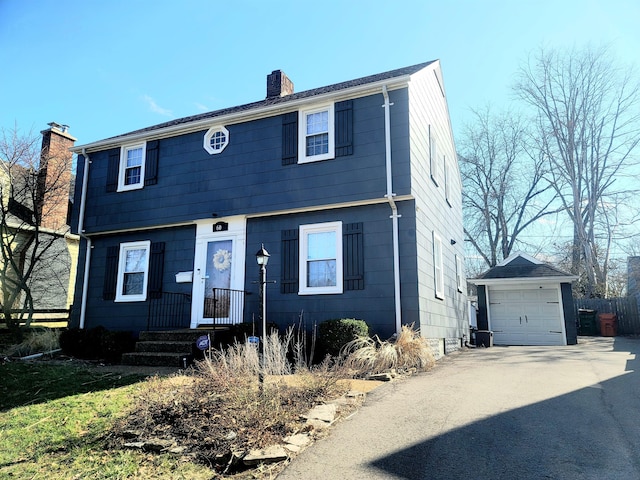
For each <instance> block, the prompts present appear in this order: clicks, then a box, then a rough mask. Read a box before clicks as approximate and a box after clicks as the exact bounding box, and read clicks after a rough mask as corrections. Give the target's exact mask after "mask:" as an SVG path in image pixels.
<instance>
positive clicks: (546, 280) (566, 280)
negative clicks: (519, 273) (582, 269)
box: [468, 275, 578, 288]
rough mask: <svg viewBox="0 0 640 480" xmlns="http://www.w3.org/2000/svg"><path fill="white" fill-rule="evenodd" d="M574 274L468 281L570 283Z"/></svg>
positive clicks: (573, 278)
mask: <svg viewBox="0 0 640 480" xmlns="http://www.w3.org/2000/svg"><path fill="white" fill-rule="evenodd" d="M577 279H578V277H577V276H575V275H565V276H549V277H512V278H469V279H468V281H469V282H471V283H473V284H474V285H501V284H504V285H512V284H513V285H518V284H532V283H540V284H545V285H547V284H553V283H571V282H573V281H575V280H577ZM505 288H506V287H505Z"/></svg>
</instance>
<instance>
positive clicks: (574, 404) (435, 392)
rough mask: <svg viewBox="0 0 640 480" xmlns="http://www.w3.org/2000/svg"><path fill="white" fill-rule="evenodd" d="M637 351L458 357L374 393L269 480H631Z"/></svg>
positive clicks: (637, 441) (638, 473)
mask: <svg viewBox="0 0 640 480" xmlns="http://www.w3.org/2000/svg"><path fill="white" fill-rule="evenodd" d="M639 350H640V339H629V338H622V337H615V338H604V337H580V339H579V344H578V345H574V346H568V347H493V348H488V349H475V350H467V351H465V352H463V353H459V354H453V355H451V356H449V357H447V358H446V359H444V360H442V361H441V362H439V364H438V365H437V366H436V367H435V368H434V369H433V370H432V371H430V372H428V373H426V374H421V375H418V376H414V377H412V378H409V379H407V380H403V381H399V382H394V383H392V384H387V385H384V386H382V387H380V388H378V389H377V390H375V391H374V392H372V393H370V394H369V397H368V399H367V403H366V404H365V405H364V406H363V407H362V408H361V409H360V411H359V412H358V413H357V414H355V415H354V416H353V417H352V418H350V419H348V420H346V421H344V422H342V423H341V424H339V425H337V426H336V427H335V428H334V429H333V431H332V432H331V434H330V435H329V436H328V437H327V438H325V439H322V440H320V441H318V442H317V443H316V444H315V445H312V446H311V447H309V448H308V449H307V450H305V451H304V452H303V453H302V454H301V455H300V456H298V457H297V458H296V459H294V460H293V462H292V463H291V464H290V465H289V466H288V467H287V468H286V470H285V471H284V472H283V473H281V474H280V475H279V476H278V479H279V480H294V479H295V480H307V479H308V480H312V479H318V480H320V479H323V480H327V479H340V480H349V479H363V480H364V479H367V480H369V479H383V478H384V479H390V478H392V479H411V480H413V479H415V480H418V479H420V480H426V479H430V480H431V479H443V480H444V479H447V480H454V479H483V480H491V479H505V480H506V479H509V480H514V479H518V480H523V479H558V480H560V479H562V480H571V479H581V480H584V479H598V480H602V479H621V480H622V479H624V480H629V479H640V377H639V374H638V370H640V358H638V356H637V353H638V352H639Z"/></svg>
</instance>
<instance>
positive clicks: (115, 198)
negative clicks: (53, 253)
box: [76, 89, 410, 233]
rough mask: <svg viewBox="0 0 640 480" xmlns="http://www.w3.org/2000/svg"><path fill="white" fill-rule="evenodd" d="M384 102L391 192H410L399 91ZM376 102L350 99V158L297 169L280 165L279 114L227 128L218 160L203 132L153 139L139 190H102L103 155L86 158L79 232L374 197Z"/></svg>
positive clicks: (380, 144) (379, 163)
mask: <svg viewBox="0 0 640 480" xmlns="http://www.w3.org/2000/svg"><path fill="white" fill-rule="evenodd" d="M391 100H392V101H393V103H394V106H393V107H392V109H391V113H392V117H391V118H392V137H393V141H392V148H393V168H394V172H393V173H394V190H395V193H396V194H398V195H404V194H408V193H410V170H409V140H408V137H409V127H408V97H407V90H406V89H401V90H398V91H393V92H391ZM381 105H382V95H381V94H378V95H371V96H367V97H363V98H359V99H354V101H353V155H346V156H340V157H337V158H335V159H333V160H326V161H320V162H314V163H308V164H303V165H298V164H293V165H282V116H274V117H270V118H265V119H260V120H255V121H251V122H246V123H240V124H235V125H227V126H226V127H227V129H228V130H229V136H230V141H229V144H228V146H227V147H226V149H225V150H224V151H223V152H222V153H220V154H218V155H209V154H208V153H207V152H206V151H205V150H204V148H203V146H202V143H203V137H204V134H205V131H206V130H202V131H200V132H195V133H190V134H185V135H179V136H176V137H171V138H166V139H161V140H160V142H159V157H158V165H157V169H158V177H157V184H155V185H147V186H145V187H144V188H143V189H140V190H133V191H128V192H113V193H105V185H106V182H107V176H108V172H107V170H108V163H109V162H108V157H109V151H108V150H105V151H101V152H95V153H92V154H91V160H92V163H91V168H90V180H89V194H88V203H87V215H86V220H85V228H86V231H87V232H88V233H92V232H100V231H109V230H117V229H135V228H141V227H149V226H154V225H163V224H168V223H178V222H186V221H191V220H193V219H200V218H211V215H212V214H213V213H216V214H217V215H218V216H219V217H223V216H229V215H236V214H252V213H259V212H269V211H276V210H284V209H290V208H303V207H310V206H317V205H326V204H332V203H339V202H351V201H361V200H365V199H370V198H381V197H383V196H384V195H385V194H386V178H385V142H384V109H383V108H381ZM78 173H79V174H80V171H79V172H78ZM79 177H80V175H79ZM79 187H80V186H79V185H78V188H76V192H77V203H78V204H79V195H80V191H81V188H79Z"/></svg>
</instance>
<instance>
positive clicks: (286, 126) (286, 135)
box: [282, 112, 298, 165]
mask: <svg viewBox="0 0 640 480" xmlns="http://www.w3.org/2000/svg"><path fill="white" fill-rule="evenodd" d="M295 163H298V112H291V113H287V114H285V115H283V116H282V165H293V164H295Z"/></svg>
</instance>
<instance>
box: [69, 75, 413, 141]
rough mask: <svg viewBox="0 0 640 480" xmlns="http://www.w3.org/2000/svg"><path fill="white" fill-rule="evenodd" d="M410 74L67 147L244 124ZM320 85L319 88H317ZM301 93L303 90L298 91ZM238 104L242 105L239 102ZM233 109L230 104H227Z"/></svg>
mask: <svg viewBox="0 0 640 480" xmlns="http://www.w3.org/2000/svg"><path fill="white" fill-rule="evenodd" d="M410 78H411V76H410V75H404V76H402V77H394V78H392V79H387V80H380V81H378V82H373V83H367V84H365V85H359V86H357V87H351V88H345V89H342V90H337V91H335V92H328V93H322V94H318V95H313V96H311V97H305V98H299V99H296V100H291V101H289V102H285V103H282V104H276V105H269V106H266V107H259V108H256V109H253V110H248V111H240V112H233V113H229V114H227V115H220V116H217V117H209V118H203V119H200V120H195V121H193V122H189V123H182V124H179V125H171V126H169V127H165V128H159V129H157V130H150V131H144V132H138V133H135V134H131V135H123V136H119V137H115V138H108V139H105V140H99V141H97V142H92V143H87V144H84V145H77V146H75V147H73V148H71V149H70V150H71V151H72V152H74V153H77V154H81V153H82V150H83V149H84V150H85V151H86V152H87V153H91V152H95V151H99V150H106V149H108V148H114V147H119V146H121V145H123V144H125V143H132V142H138V141H144V140H146V141H149V140H156V139H159V138H165V137H171V136H175V135H183V134H186V133H192V132H197V131H198V130H203V129H208V128H209V127H210V126H211V125H233V124H234V123H244V122H248V121H251V120H257V119H260V118H265V117H271V116H274V115H281V114H283V113H288V112H292V111H295V110H298V108H299V107H300V106H301V105H305V104H314V103H320V102H323V101H330V100H331V101H341V100H345V99H348V98H356V97H361V96H365V95H370V94H372V93H377V92H378V91H381V90H382V86H383V85H386V86H387V90H397V89H400V88H403V87H406V86H407V85H408V84H409V80H410ZM320 88H322V87H320ZM301 93H304V92H301ZM238 106H241V105H238ZM230 108H233V107H230Z"/></svg>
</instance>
